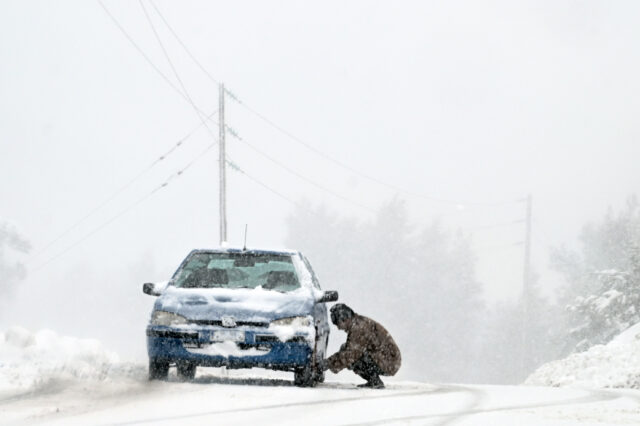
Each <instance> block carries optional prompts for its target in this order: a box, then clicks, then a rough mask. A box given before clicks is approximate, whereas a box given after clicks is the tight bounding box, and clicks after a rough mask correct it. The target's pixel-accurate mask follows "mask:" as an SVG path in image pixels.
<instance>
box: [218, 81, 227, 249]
mask: <svg viewBox="0 0 640 426" xmlns="http://www.w3.org/2000/svg"><path fill="white" fill-rule="evenodd" d="M218 90H219V92H218V98H219V105H218V116H219V118H218V121H219V123H220V141H219V142H220V150H219V151H220V158H219V162H220V245H221V246H222V245H224V244H225V243H226V242H227V173H226V166H227V161H226V159H227V156H226V153H225V142H224V137H225V134H226V127H225V124H224V84H222V83H220V85H219V86H218Z"/></svg>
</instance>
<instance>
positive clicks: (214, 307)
mask: <svg viewBox="0 0 640 426" xmlns="http://www.w3.org/2000/svg"><path fill="white" fill-rule="evenodd" d="M314 303H315V297H314V292H313V290H311V289H307V288H301V289H298V290H296V291H294V292H289V293H280V292H277V291H273V290H263V289H261V288H257V289H222V288H208V289H200V288H189V289H185V288H176V287H173V286H169V287H167V289H166V290H165V291H164V292H163V294H162V295H161V296H160V297H159V298H158V299H157V300H156V303H155V306H154V310H160V311H167V312H173V313H175V314H178V315H182V316H184V317H186V318H187V319H190V320H208V321H219V320H221V319H222V317H224V316H230V317H233V318H234V319H235V320H236V321H247V322H262V323H268V322H271V321H273V320H276V319H280V318H287V317H295V316H304V315H311V313H312V310H313V305H314Z"/></svg>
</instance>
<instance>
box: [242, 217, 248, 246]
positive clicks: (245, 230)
mask: <svg viewBox="0 0 640 426" xmlns="http://www.w3.org/2000/svg"><path fill="white" fill-rule="evenodd" d="M242 251H247V224H246V223H245V224H244V247H243V249H242Z"/></svg>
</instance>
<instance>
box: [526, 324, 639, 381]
mask: <svg viewBox="0 0 640 426" xmlns="http://www.w3.org/2000/svg"><path fill="white" fill-rule="evenodd" d="M525 384H527V385H539V386H540V385H541V386H577V387H590V388H636V389H640V324H636V325H634V326H633V327H630V328H628V329H627V330H625V331H624V332H622V333H621V334H620V335H619V336H618V337H616V338H615V339H613V340H612V341H611V342H609V343H608V344H606V345H597V346H593V347H592V348H590V349H589V350H587V351H585V352H580V353H576V354H572V355H570V356H569V357H568V358H565V359H561V360H558V361H552V362H549V363H547V364H544V365H543V366H541V367H540V368H538V369H537V370H536V371H535V372H534V373H533V374H532V375H531V376H529V378H527V380H526V382H525Z"/></svg>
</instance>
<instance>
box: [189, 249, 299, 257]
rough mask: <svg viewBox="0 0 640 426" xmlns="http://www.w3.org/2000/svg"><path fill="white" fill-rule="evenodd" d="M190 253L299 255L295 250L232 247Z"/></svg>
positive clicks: (198, 250)
mask: <svg viewBox="0 0 640 426" xmlns="http://www.w3.org/2000/svg"><path fill="white" fill-rule="evenodd" d="M192 253H247V254H258V255H282V256H293V255H296V254H299V253H300V252H299V251H297V250H289V249H275V250H274V249H255V248H249V249H241V248H234V247H218V248H213V249H195V250H192V251H191V254H192Z"/></svg>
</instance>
